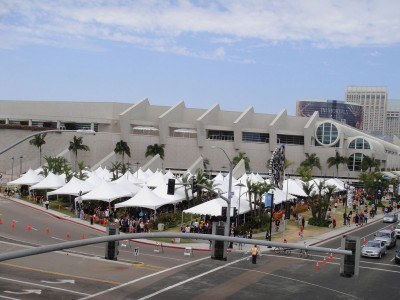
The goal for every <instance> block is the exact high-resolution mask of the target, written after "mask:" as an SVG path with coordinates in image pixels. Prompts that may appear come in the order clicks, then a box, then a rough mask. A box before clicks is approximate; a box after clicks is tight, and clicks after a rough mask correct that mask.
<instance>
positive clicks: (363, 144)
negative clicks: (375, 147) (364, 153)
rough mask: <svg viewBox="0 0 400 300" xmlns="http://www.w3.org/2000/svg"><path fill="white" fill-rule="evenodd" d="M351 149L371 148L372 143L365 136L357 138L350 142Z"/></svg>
mask: <svg viewBox="0 0 400 300" xmlns="http://www.w3.org/2000/svg"><path fill="white" fill-rule="evenodd" d="M349 149H371V145H370V144H369V142H368V141H367V140H365V139H363V138H356V139H354V140H352V141H351V142H350V144H349Z"/></svg>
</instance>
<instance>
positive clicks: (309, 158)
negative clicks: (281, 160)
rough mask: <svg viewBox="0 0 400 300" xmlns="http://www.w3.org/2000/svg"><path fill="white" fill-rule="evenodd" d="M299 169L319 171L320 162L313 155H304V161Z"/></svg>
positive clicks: (315, 155)
mask: <svg viewBox="0 0 400 300" xmlns="http://www.w3.org/2000/svg"><path fill="white" fill-rule="evenodd" d="M300 167H309V168H310V169H311V170H312V169H313V168H314V167H316V168H318V169H319V170H321V162H320V160H319V157H318V156H317V154H315V153H311V154H308V153H306V159H305V160H303V161H302V162H301V163H300Z"/></svg>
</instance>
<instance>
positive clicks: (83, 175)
mask: <svg viewBox="0 0 400 300" xmlns="http://www.w3.org/2000/svg"><path fill="white" fill-rule="evenodd" d="M78 169H79V172H78V174H77V176H78V179H80V180H85V179H87V178H88V177H89V176H88V175H87V173H83V171H84V170H85V169H86V166H85V163H84V162H83V161H81V162H79V163H78Z"/></svg>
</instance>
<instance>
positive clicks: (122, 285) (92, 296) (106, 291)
mask: <svg viewBox="0 0 400 300" xmlns="http://www.w3.org/2000/svg"><path fill="white" fill-rule="evenodd" d="M205 259H210V257H209V256H206V257H203V258H200V259H196V260H193V261H189V262H187V263H184V264H181V265H177V266H175V267H172V268H168V269H165V270H162V271H159V272H156V273H153V274H149V275H146V276H143V277H141V278H138V279H135V280H132V281H128V282H125V283H123V284H121V285H119V286H116V287H112V288H109V289H107V290H104V291H101V292H98V293H96V294H93V295H88V296H87V297H84V298H81V299H80V300H86V299H90V298H94V297H97V296H100V295H103V294H105V293H108V292H111V291H115V290H117V289H119V288H122V287H125V286H128V285H130V284H133V283H136V282H138V281H141V280H144V279H147V278H150V277H153V276H157V275H159V274H162V273H165V272H168V271H171V270H174V269H178V268H180V267H184V266H186V265H190V264H193V263H196V262H199V261H202V260H205Z"/></svg>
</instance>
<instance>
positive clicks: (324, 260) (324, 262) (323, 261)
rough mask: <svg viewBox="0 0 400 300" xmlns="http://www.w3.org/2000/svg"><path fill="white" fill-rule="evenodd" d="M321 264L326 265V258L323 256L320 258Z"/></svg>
mask: <svg viewBox="0 0 400 300" xmlns="http://www.w3.org/2000/svg"><path fill="white" fill-rule="evenodd" d="M322 264H323V265H326V264H327V261H326V258H325V257H324V259H323V260H322Z"/></svg>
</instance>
